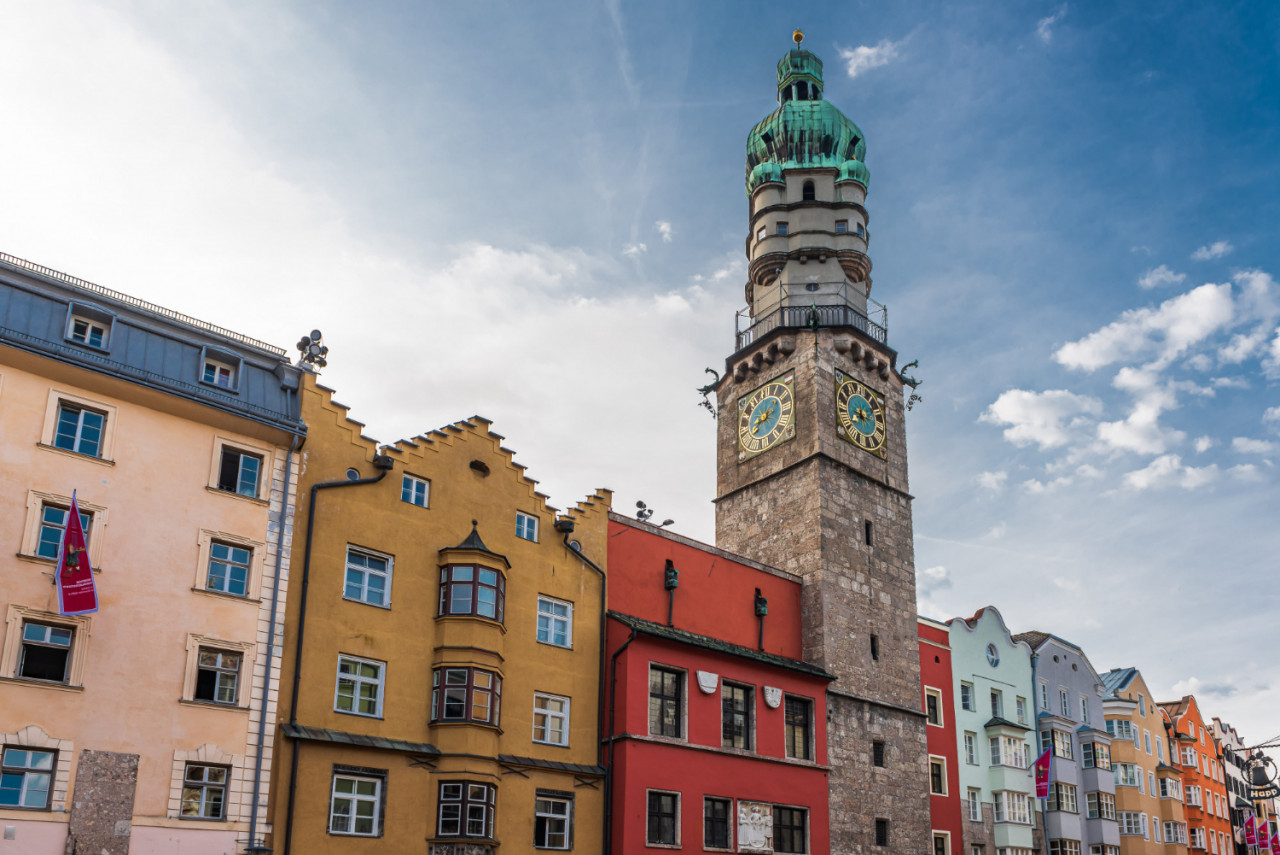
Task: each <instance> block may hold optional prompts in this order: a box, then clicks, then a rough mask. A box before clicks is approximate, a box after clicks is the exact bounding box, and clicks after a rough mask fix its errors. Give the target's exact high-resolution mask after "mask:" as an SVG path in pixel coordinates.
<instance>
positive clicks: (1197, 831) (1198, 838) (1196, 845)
mask: <svg viewBox="0 0 1280 855" xmlns="http://www.w3.org/2000/svg"><path fill="white" fill-rule="evenodd" d="M1187 831H1188V833H1189V835H1190V838H1191V839H1190V842H1189V843H1190V846H1191V848H1192V849H1203V848H1204V829H1203V828H1189V829H1187ZM1121 833H1122V834H1123V833H1124V832H1123V831H1122V832H1121Z"/></svg>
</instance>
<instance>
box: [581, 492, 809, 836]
mask: <svg viewBox="0 0 1280 855" xmlns="http://www.w3.org/2000/svg"><path fill="white" fill-rule="evenodd" d="M608 567H609V599H608V604H609V618H608V628H607V634H606V640H607V643H606V656H607V661H606V668H607V672H606V683H605V693H606V694H605V699H604V704H605V709H604V716H605V722H604V732H605V734H606V739H607V741H606V748H605V758H606V761H605V762H606V764H607V765H608V767H609V777H608V779H607V780H608V783H607V787H608V789H609V794H608V804H609V819H608V822H609V828H608V832H607V833H608V838H607V840H608V846H607V847H606V851H607V852H609V851H611V852H613V853H641V852H644V851H646V849H648V848H652V847H679V848H680V849H682V850H683V851H686V852H724V851H735V852H736V851H740V850H741V849H753V848H754V849H759V850H766V851H767V850H768V849H769V848H772V851H774V852H789V853H826V852H827V851H828V848H829V839H830V831H829V825H828V809H827V766H826V762H827V731H826V722H827V717H826V690H827V684H828V683H829V682H830V681H831V680H832V679H834V678H833V677H831V675H829V674H827V673H826V672H824V671H823V670H822V669H821V668H818V667H816V666H814V665H809V664H806V663H805V662H803V661H801V660H800V655H801V637H800V627H801V624H800V590H801V583H800V577H798V576H794V575H792V574H790V573H785V572H783V571H781V570H775V569H773V568H770V567H766V566H764V565H762V564H757V563H755V562H753V561H750V560H748V559H745V558H741V557H738V556H735V555H731V554H729V553H727V552H724V551H723V550H719V549H716V548H714V547H711V546H707V545H706V544H702V543H698V542H696V541H693V540H689V539H688V538H685V537H681V536H679V535H676V534H673V533H671V532H668V531H665V530H662V529H659V528H656V527H655V526H651V525H648V524H646V523H640V522H636V521H635V520H631V519H627V518H625V517H621V516H618V515H617V514H610V515H609V562H608Z"/></svg>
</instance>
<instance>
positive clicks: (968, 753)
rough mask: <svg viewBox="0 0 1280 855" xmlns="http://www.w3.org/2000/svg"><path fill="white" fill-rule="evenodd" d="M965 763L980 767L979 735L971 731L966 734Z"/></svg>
mask: <svg viewBox="0 0 1280 855" xmlns="http://www.w3.org/2000/svg"><path fill="white" fill-rule="evenodd" d="M964 762H966V763H968V764H969V765H970V766H977V765H978V734H976V733H974V732H972V731H969V730H966V731H965V732H964Z"/></svg>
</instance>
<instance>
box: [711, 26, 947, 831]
mask: <svg viewBox="0 0 1280 855" xmlns="http://www.w3.org/2000/svg"><path fill="white" fill-rule="evenodd" d="M822 92H823V78H822V62H821V60H819V59H818V57H817V56H815V55H814V54H813V53H811V52H810V51H807V50H802V49H799V48H798V47H797V49H796V50H792V51H790V52H789V53H788V54H786V55H785V56H784V57H783V58H782V60H781V61H780V62H779V63H778V67H777V93H778V96H777V97H778V103H779V106H778V108H777V109H776V110H774V111H773V112H772V113H771V114H769V116H767V117H766V118H765V119H763V120H762V121H761V122H760V123H759V124H757V125H756V127H755V128H754V129H752V131H751V133H750V134H749V135H748V138H747V163H746V189H747V195H748V210H749V225H748V233H747V241H746V251H747V258H748V262H749V264H748V283H747V286H746V299H747V309H746V311H745V312H743V313H740V314H739V321H740V322H743V323H740V326H739V329H738V331H737V336H736V339H735V342H734V349H733V352H732V353H731V354H730V356H729V357H728V358H727V360H726V363H725V373H724V376H723V377H721V378H720V379H719V381H718V383H717V385H716V387H715V392H716V396H717V404H718V410H719V427H718V436H717V454H718V461H717V499H716V545H717V546H719V547H721V548H723V549H727V550H729V551H731V552H733V553H736V554H739V555H745V556H748V557H750V558H752V559H754V560H756V561H759V562H762V563H764V564H767V565H769V566H772V567H777V568H780V569H782V570H786V571H788V572H791V573H795V574H797V575H800V576H803V577H804V580H805V581H804V588H803V608H804V636H803V638H804V649H803V655H804V658H805V660H806V661H807V662H810V663H812V664H815V665H817V666H819V667H821V668H822V669H824V670H825V671H827V672H829V673H832V674H834V675H836V676H837V678H838V679H837V681H836V682H835V683H834V684H832V686H831V687H830V689H829V691H828V697H827V711H828V717H829V721H830V730H829V732H830V741H829V752H830V763H831V787H830V789H831V848H832V851H833V852H840V853H872V852H880V851H883V847H886V846H887V847H890V848H892V849H894V850H896V851H903V852H907V851H911V852H922V851H927V850H928V849H929V848H930V846H931V840H930V831H929V829H930V816H929V793H928V788H927V786H926V785H925V782H926V781H927V772H928V745H927V739H926V725H925V717H924V712H923V710H922V709H921V707H920V661H919V650H918V641H917V638H918V637H917V631H916V593H915V568H914V553H913V546H912V529H911V496H910V494H909V493H908V485H907V450H906V430H905V425H904V406H903V398H904V396H903V386H904V380H903V378H902V376H901V375H899V373H898V372H897V371H896V370H895V366H896V360H897V354H896V353H895V351H893V350H892V349H891V348H890V347H889V346H888V344H887V342H886V339H887V332H886V330H885V327H884V324H883V320H884V318H883V313H882V311H881V310H880V309H879V308H878V307H877V306H876V304H875V303H874V302H873V301H871V300H870V297H869V293H870V289H871V278H870V272H871V262H870V259H869V257H868V256H867V243H868V240H869V233H868V231H867V222H868V214H867V209H866V206H865V201H866V194H867V185H868V183H869V180H870V179H869V175H868V172H867V167H866V164H865V162H864V161H865V157H866V149H867V146H866V140H865V138H864V136H863V134H862V131H861V129H859V128H858V126H857V125H856V124H854V123H853V122H852V121H850V120H849V119H848V118H847V117H845V116H844V115H843V114H842V113H841V112H840V111H839V110H838V109H836V108H835V106H833V105H832V104H831V103H830V102H829V101H826V100H824V99H823V97H822ZM876 746H880V747H879V748H877V747H876ZM876 752H882V753H876ZM877 760H879V761H881V762H876V761H877Z"/></svg>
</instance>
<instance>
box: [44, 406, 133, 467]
mask: <svg viewBox="0 0 1280 855" xmlns="http://www.w3.org/2000/svg"><path fill="white" fill-rule="evenodd" d="M63 404H67V405H69V406H72V407H77V408H79V409H81V410H90V411H93V412H96V413H98V414H100V415H101V416H102V436H101V438H100V440H99V442H98V453H97V454H86V453H84V452H82V451H75V450H72V449H67V448H59V447H58V446H56V445H54V441H55V439H56V437H57V433H58V417H59V414H60V413H61V411H62V405H63ZM118 413H119V410H118V409H117V408H116V407H115V406H113V405H111V404H108V403H106V402H104V401H102V400H99V399H97V398H89V397H86V396H84V395H79V394H76V393H75V392H68V391H66V390H64V389H50V390H49V397H48V399H47V400H46V402H45V412H44V427H43V428H42V429H41V431H40V447H41V448H44V449H48V450H49V451H53V452H56V453H58V454H69V455H71V456H73V457H75V458H76V459H78V460H92V461H96V462H98V463H101V464H103V465H105V466H114V465H115V462H114V460H113V455H114V453H115V436H116V423H117V421H118Z"/></svg>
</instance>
